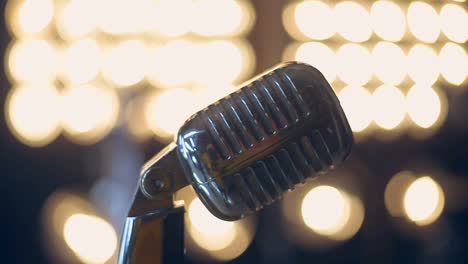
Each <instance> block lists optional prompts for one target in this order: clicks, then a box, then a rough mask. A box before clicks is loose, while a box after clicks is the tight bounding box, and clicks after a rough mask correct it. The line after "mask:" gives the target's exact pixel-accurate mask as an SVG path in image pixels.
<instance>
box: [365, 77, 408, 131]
mask: <svg viewBox="0 0 468 264" xmlns="http://www.w3.org/2000/svg"><path fill="white" fill-rule="evenodd" d="M372 101H373V107H372V113H373V115H374V122H375V123H376V124H377V125H378V126H379V127H381V128H383V129H386V130H391V129H395V128H396V127H397V126H398V125H399V124H400V123H401V122H402V121H403V119H404V118H405V115H406V98H405V96H404V95H403V93H402V92H401V91H400V90H399V89H398V88H397V87H394V86H390V85H382V86H380V87H378V88H377V89H376V90H375V91H374V92H373V94H372Z"/></svg>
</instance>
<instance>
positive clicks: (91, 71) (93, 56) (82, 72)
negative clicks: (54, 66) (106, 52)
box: [60, 39, 102, 83]
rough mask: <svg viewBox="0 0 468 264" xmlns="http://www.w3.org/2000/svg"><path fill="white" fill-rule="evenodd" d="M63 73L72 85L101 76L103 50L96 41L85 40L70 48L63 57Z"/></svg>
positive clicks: (75, 43)
mask: <svg viewBox="0 0 468 264" xmlns="http://www.w3.org/2000/svg"><path fill="white" fill-rule="evenodd" d="M61 57H62V58H61V61H60V63H61V71H62V72H63V73H62V74H63V76H64V78H65V80H67V81H68V82H70V83H85V82H88V81H91V80H93V79H94V78H96V76H97V75H98V74H99V71H100V69H101V63H102V50H101V48H100V47H99V45H98V43H97V42H96V40H94V39H83V40H79V41H77V42H74V43H73V44H71V45H70V46H68V47H67V48H66V49H65V50H64V51H63V52H62V56H61Z"/></svg>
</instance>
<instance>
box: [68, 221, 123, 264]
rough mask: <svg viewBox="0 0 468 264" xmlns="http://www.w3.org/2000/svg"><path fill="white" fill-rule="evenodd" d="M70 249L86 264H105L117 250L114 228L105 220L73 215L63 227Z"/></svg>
mask: <svg viewBox="0 0 468 264" xmlns="http://www.w3.org/2000/svg"><path fill="white" fill-rule="evenodd" d="M63 237H64V240H65V243H66V244H67V245H68V247H69V248H70V249H71V250H72V251H73V252H74V253H75V254H76V256H77V257H78V258H80V259H81V260H82V261H83V262H84V263H90V264H94V263H96V264H97V263H104V262H106V261H107V260H109V259H110V258H111V257H112V256H113V255H114V253H115V251H116V249H117V235H116V233H115V230H114V228H113V227H112V226H111V225H110V224H109V223H108V222H107V221H105V220H104V219H102V218H100V217H97V216H93V215H86V214H73V215H71V216H70V217H68V218H67V220H66V221H65V224H64V226H63Z"/></svg>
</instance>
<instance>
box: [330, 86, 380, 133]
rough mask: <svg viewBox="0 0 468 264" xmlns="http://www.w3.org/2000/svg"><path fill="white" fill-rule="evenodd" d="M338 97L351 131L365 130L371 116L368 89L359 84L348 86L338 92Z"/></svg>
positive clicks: (370, 98)
mask: <svg viewBox="0 0 468 264" xmlns="http://www.w3.org/2000/svg"><path fill="white" fill-rule="evenodd" d="M338 98H339V100H340V104H341V106H342V107H343V110H344V112H345V114H346V117H347V119H348V121H349V125H350V126H351V129H352V130H353V132H361V131H363V130H365V129H366V128H367V127H368V126H369V124H370V123H371V121H372V118H373V116H372V110H371V104H372V96H371V94H370V93H369V91H367V89H365V88H363V87H359V86H348V87H345V88H343V89H342V90H341V91H340V92H339V94H338Z"/></svg>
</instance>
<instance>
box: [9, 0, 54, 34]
mask: <svg viewBox="0 0 468 264" xmlns="http://www.w3.org/2000/svg"><path fill="white" fill-rule="evenodd" d="M9 4H10V5H12V7H11V10H9V11H7V16H8V22H9V25H10V29H11V31H12V32H13V33H14V34H15V35H16V36H17V37H23V36H28V35H36V34H39V33H42V32H44V31H45V29H46V28H47V27H48V26H49V25H50V24H51V22H52V19H53V18H54V1H53V0H24V1H9Z"/></svg>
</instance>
